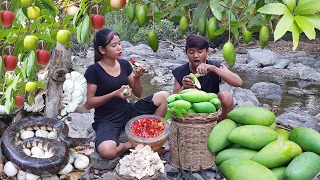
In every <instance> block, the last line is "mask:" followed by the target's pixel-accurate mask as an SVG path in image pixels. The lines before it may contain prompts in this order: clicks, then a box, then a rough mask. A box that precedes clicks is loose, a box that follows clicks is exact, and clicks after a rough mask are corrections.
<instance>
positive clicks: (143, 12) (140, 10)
mask: <svg viewBox="0 0 320 180" xmlns="http://www.w3.org/2000/svg"><path fill="white" fill-rule="evenodd" d="M135 16H136V19H137V24H138V26H139V27H142V26H143V25H144V24H145V23H146V22H147V7H146V6H145V5H137V6H136V9H135Z"/></svg>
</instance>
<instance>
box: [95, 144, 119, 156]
mask: <svg viewBox="0 0 320 180" xmlns="http://www.w3.org/2000/svg"><path fill="white" fill-rule="evenodd" d="M98 153H99V155H100V156H101V157H102V158H104V159H114V158H116V157H117V144H116V143H115V142H114V143H111V142H108V141H104V142H102V143H101V144H100V145H99V146H98Z"/></svg>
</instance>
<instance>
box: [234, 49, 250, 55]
mask: <svg viewBox="0 0 320 180" xmlns="http://www.w3.org/2000/svg"><path fill="white" fill-rule="evenodd" d="M236 53H238V54H247V53H248V50H247V49H246V48H244V47H238V48H237V49H236Z"/></svg>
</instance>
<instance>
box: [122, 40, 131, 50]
mask: <svg viewBox="0 0 320 180" xmlns="http://www.w3.org/2000/svg"><path fill="white" fill-rule="evenodd" d="M121 46H122V48H123V49H126V48H131V47H133V45H132V44H131V43H130V42H128V41H121Z"/></svg>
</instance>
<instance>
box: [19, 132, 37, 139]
mask: <svg viewBox="0 0 320 180" xmlns="http://www.w3.org/2000/svg"><path fill="white" fill-rule="evenodd" d="M33 136H34V132H33V131H24V132H23V133H21V135H20V138H21V139H23V140H25V139H28V138H31V137H33Z"/></svg>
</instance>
